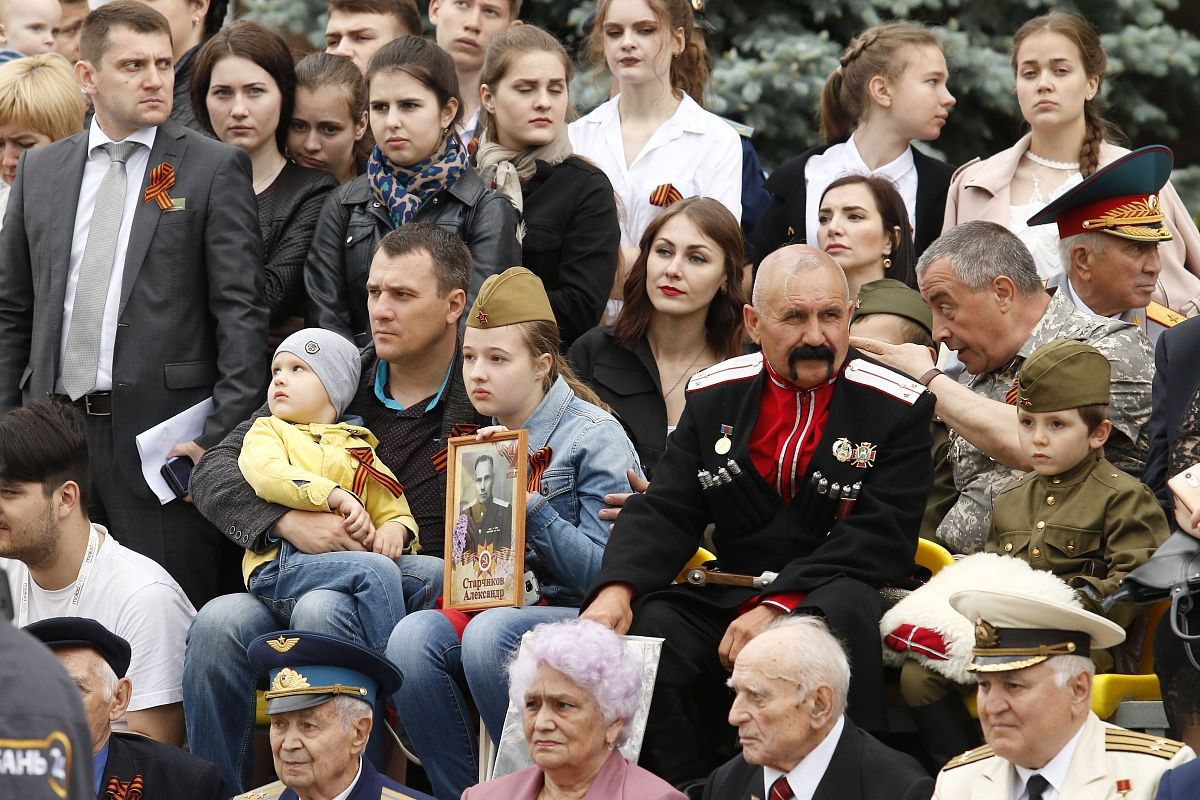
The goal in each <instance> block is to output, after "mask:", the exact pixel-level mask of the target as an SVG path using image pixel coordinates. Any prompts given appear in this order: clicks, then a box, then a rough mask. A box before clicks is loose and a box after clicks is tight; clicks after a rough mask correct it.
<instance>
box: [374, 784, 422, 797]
mask: <svg viewBox="0 0 1200 800" xmlns="http://www.w3.org/2000/svg"><path fill="white" fill-rule="evenodd" d="M379 800H416V799H415V798H414V797H413V796H412V795H411V794H405V793H404V792H397V791H396V790H395V789H389V788H388V787H386V786H385V787H383V791H381V792H380V793H379Z"/></svg>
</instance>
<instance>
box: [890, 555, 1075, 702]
mask: <svg viewBox="0 0 1200 800" xmlns="http://www.w3.org/2000/svg"><path fill="white" fill-rule="evenodd" d="M989 588H992V589H1003V590H1004V591H1006V592H1017V593H1020V594H1023V595H1026V596H1027V597H1037V598H1041V599H1043V600H1048V601H1051V602H1056V603H1063V604H1065V605H1069V606H1074V607H1075V608H1082V604H1081V603H1080V602H1079V599H1078V598H1077V597H1076V596H1075V590H1074V589H1072V588H1071V587H1070V586H1068V585H1067V584H1066V583H1064V582H1063V581H1062V580H1061V579H1060V578H1059V577H1058V576H1056V575H1054V574H1053V573H1051V572H1045V571H1043V570H1035V569H1034V568H1033V567H1031V566H1029V564H1028V563H1027V562H1025V561H1022V560H1021V559H1019V558H1012V557H1010V556H1002V555H998V554H996V553H976V554H975V555H973V556H967V557H966V558H963V559H961V560H959V561H956V562H954V563H953V564H951V565H950V566H948V567H944V568H943V569H942V570H941V571H940V572H938V574H936V575H934V576H933V578H931V579H930V581H929V583H927V584H925V585H924V586H922V587H920V588H919V589H917V590H915V591H913V592H912V593H911V594H910V595H908V596H907V597H905V598H904V599H903V600H901V601H900V602H898V603H896V605H894V606H892V608H891V609H890V610H889V611H888V612H887V613H886V614H884V615H883V619H881V620H880V621H879V633H880V636H882V637H883V640H884V645H883V663H885V664H887V665H889V666H893V667H898V666H900V665H901V664H903V663H904V660H905V659H906V658H911V659H914V660H916V661H918V662H920V663H921V664H922V665H923V666H925V667H928V668H929V669H931V670H933V671H934V672H936V673H938V674H939V675H942V676H943V677H946V678H949V679H950V680H952V681H955V682H956V683H975V682H976V676H975V674H974V673H971V672H967V669H966V667H967V664H968V663H969V662H970V660H971V650H972V649H973V648H974V647H975V620H969V619H967V618H966V617H964V616H963V615H962V614H959V613H958V612H957V611H955V610H954V609H953V608H951V607H950V595H952V594H954V593H955V592H961V591H963V590H965V589H989ZM908 625H913V626H917V627H919V628H925V629H927V630H930V631H933V632H935V633H936V634H938V635H939V636H941V638H942V640H943V641H944V642H945V645H946V648H945V654H946V656H947V657H948V658H947V659H945V660H942V659H939V658H936V657H931V656H929V655H926V654H925V653H923V652H922V651H921V648H917V649H911V648H910V649H908V650H904V651H903V652H897V651H896V650H894V649H892V648H891V647H889V646H888V644H887V641H888V638H889V636H890V635H891V636H893V638H897V639H903V638H905V637H904V635H903V633H902V631H903V630H904V626H908Z"/></svg>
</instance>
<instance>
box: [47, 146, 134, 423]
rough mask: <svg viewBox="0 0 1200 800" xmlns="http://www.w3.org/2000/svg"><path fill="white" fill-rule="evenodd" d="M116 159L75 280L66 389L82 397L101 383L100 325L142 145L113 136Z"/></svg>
mask: <svg viewBox="0 0 1200 800" xmlns="http://www.w3.org/2000/svg"><path fill="white" fill-rule="evenodd" d="M103 147H104V149H105V150H106V151H107V152H108V156H109V158H111V159H112V164H110V165H109V167H108V172H105V173H104V178H103V180H101V181H100V189H99V190H98V191H97V192H96V206H95V208H94V210H93V211H92V224H91V225H90V226H89V228H88V237H87V245H85V246H84V249H83V263H82V264H81V265H80V268H79V281H78V283H77V284H76V285H75V304H74V305H73V306H72V307H71V329H70V330H69V331H67V350H66V353H65V354H64V355H63V365H62V382H63V389H65V390H66V392H67V394H68V395H69V396H70V397H71V399H72V400H78V399H79V398H80V397H83V396H84V395H85V394H87V393H88V392H90V391H91V390H92V389H94V388H96V369H97V367H98V365H99V363H100V327H101V324H102V323H103V320H104V304H105V302H106V301H107V300H108V286H109V283H110V282H111V280H112V273H113V261H114V260H115V259H116V255H117V237H118V236H119V235H120V233H121V217H122V215H123V214H124V211H125V191H126V183H127V181H126V176H125V162H126V161H127V160H129V157H130V156H132V155H133V152H134V151H135V150H136V149H137V147H138V143H137V142H109V143H107V144H105V145H103Z"/></svg>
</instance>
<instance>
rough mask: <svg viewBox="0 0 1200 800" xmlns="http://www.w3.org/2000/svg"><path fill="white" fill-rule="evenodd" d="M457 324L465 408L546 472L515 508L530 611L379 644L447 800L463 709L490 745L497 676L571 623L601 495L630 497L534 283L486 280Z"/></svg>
mask: <svg viewBox="0 0 1200 800" xmlns="http://www.w3.org/2000/svg"><path fill="white" fill-rule="evenodd" d="M466 319H467V330H466V333H465V334H464V336H463V341H462V371H463V384H464V386H465V388H466V390H467V392H468V395H469V397H470V398H471V405H473V406H475V410H476V411H478V412H479V413H480V414H481V415H483V416H487V417H491V418H492V420H493V422H494V423H495V424H496V425H499V426H503V428H509V429H516V428H525V429H526V430H527V431H528V436H529V449H530V452H531V453H533V454H534V455H535V456H537V457H538V458H539V460H543V463H545V469H544V470H543V471H542V472H541V474H540V477H538V476H536V475H535V476H534V478H533V480H532V482H531V484H530V485H529V486H527V487H526V489H527V492H528V495H527V498H528V499H527V501H526V505H525V570H526V575H527V576H530V577H532V578H533V580H532V581H527V586H528V585H532V586H534V587H535V590H534V591H535V593H536V594H537V596H538V599H537V600H530V599H528V589H527V599H526V604H525V605H524V606H522V607H520V608H491V609H488V610H486V611H483V612H481V613H478V614H476V615H474V616H471V617H469V621H468V620H465V619H463V617H464V615H463V614H462V613H461V612H453V611H451V612H446V613H442V612H439V611H432V610H431V611H418V612H416V613H414V614H410V615H408V616H406V617H405V618H404V619H403V620H402V621H401V622H400V624H399V625H397V626H396V628H395V630H394V631H392V636H391V638H390V639H389V640H388V646H387V656H388V658H389V659H390V660H391V661H392V662H393V663H395V664H396V666H397V667H398V668H399V669H400V672H401V674H403V676H404V684H403V685H402V686H401V688H400V690H399V691H398V692H397V693H396V694H395V695H394V701H395V706H396V710H397V711H398V712H399V713H400V719H401V721H402V722H404V725H405V728H406V729H407V731H408V733H409V735H410V736H411V738H412V743H413V747H414V748H415V749H416V752H417V755H418V756H420V758H421V763H422V764H424V766H425V771H426V773H427V774H428V775H429V778H430V780H431V781H432V782H433V789H434V794H435V795H437V796H438V797H446V798H449V797H459V796H460V795H461V794H462V792H463V790H464V789H465V788H466V787H467V786H469V785H471V784H473V783H474V782H475V778H476V776H477V775H478V763H477V761H476V756H477V753H478V747H477V746H476V742H475V731H476V730H478V724H477V723H476V722H475V721H474V719H473V715H471V714H470V712H469V711H468V710H467V702H466V700H467V698H468V697H469V698H471V699H473V700H474V702H475V706H476V708H478V709H479V715H480V716H481V717H482V718H483V721H484V723H485V724H486V725H487V729H488V731H489V732H490V733H491V735H492V737H493V739H494V740H496V741H498V740H499V737H500V733H501V730H502V729H503V725H504V715H505V712H506V711H507V710H508V688H507V685H506V684H507V682H506V681H505V677H504V674H503V672H502V669H501V665H503V664H504V663H505V662H506V661H507V660H508V658H509V657H510V656H512V654H514V653H515V652H516V650H517V647H518V645H519V644H520V640H521V636H522V635H523V634H524V633H526V632H527V631H529V630H530V629H532V628H533V627H534V626H535V625H537V624H539V623H542V622H554V621H558V620H563V619H573V618H575V617H576V616H578V614H579V604H580V603H581V602H582V601H583V598H584V596H585V595H586V594H587V590H588V587H589V586H590V585H591V583H592V580H593V579H594V578H595V577H596V575H597V574H598V573H599V570H600V561H601V559H602V558H603V556H604V547H605V545H606V544H607V543H608V527H609V526H608V523H607V522H605V521H603V520H601V519H600V517H599V512H600V509H602V508H604V507H605V502H604V498H605V495H608V494H615V493H620V492H628V491H629V479H628V477H626V472H627V471H628V470H634V471H635V474H637V472H636V471H637V455H636V453H635V452H634V450H633V445H632V444H631V443H630V441H629V439H628V437H627V436H626V435H625V432H624V431H623V430H622V429H621V425H620V424H619V423H618V422H617V421H616V420H615V419H613V417H612V416H611V415H610V414H609V413H608V412H606V411H604V410H603V409H601V408H599V407H598V406H597V405H596V402H599V401H598V400H597V398H596V397H595V395H594V394H592V392H591V391H590V390H589V389H588V388H587V387H586V386H585V385H584V384H583V383H582V382H581V381H579V379H578V378H576V377H575V375H574V373H573V372H572V371H571V369H570V367H569V366H568V365H567V364H566V362H565V360H564V359H563V356H562V355H561V352H560V348H561V343H560V342H559V340H558V326H557V325H556V324H555V321H554V312H553V311H552V310H551V307H550V302H549V299H548V298H547V296H546V291H545V289H544V288H543V286H542V282H541V281H540V280H539V279H538V277H537V276H536V275H534V274H533V273H532V272H530V271H529V270H527V269H524V268H522V267H512V268H510V269H507V270H505V271H504V272H502V273H501V274H499V275H494V276H492V277H490V278H488V280H487V282H486V283H485V284H484V285H483V288H481V289H480V291H479V297H478V298H477V299H476V301H475V304H474V305H473V306H472V307H471V310H470V312H469V313H468V314H467V315H466ZM494 430H496V428H485V429H483V430H481V431H480V432H479V433H478V434H477V435H478V437H479V438H480V439H485V438H486V437H487V435H488V434H489V433H490V432H491V431H494ZM531 463H532V461H531ZM464 625H465V627H464ZM460 637H461V643H460V641H459V640H460ZM468 687H469V689H470V691H469V693H468V691H467V690H468Z"/></svg>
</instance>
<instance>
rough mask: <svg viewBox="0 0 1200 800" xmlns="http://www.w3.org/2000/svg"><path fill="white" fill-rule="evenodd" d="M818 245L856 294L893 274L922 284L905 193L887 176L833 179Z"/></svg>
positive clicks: (822, 211)
mask: <svg viewBox="0 0 1200 800" xmlns="http://www.w3.org/2000/svg"><path fill="white" fill-rule="evenodd" d="M817 222H818V224H819V225H820V227H819V228H817V247H819V248H820V249H821V250H822V251H824V252H826V253H828V254H829V255H830V257H831V258H833V260H834V261H836V262H837V263H838V266H840V267H841V268H842V272H845V273H846V281H847V282H848V283H849V284H850V296H851V297H858V292H859V289H861V288H862V287H863V286H864V285H865V284H867V283H871V282H872V281H878V280H883V279H884V278H892V279H893V280H898V281H900V282H902V283H904V284H905V285H907V286H909V287H910V288H913V289H916V288H917V273H916V266H917V256H916V250H915V248H914V247H913V240H912V233H911V232H910V230H909V227H908V212H907V210H906V209H905V207H904V198H902V197H901V196H900V193H899V192H897V191H896V187H895V185H894V184H893V183H892V182H891V181H889V180H888V179H887V178H880V177H877V176H874V175H847V176H845V177H844V178H838V179H837V180H836V181H834V182H833V183H831V184H829V188H828V189H826V190H825V194H824V195H822V196H821V203H820V206H819V207H818V211H817Z"/></svg>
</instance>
